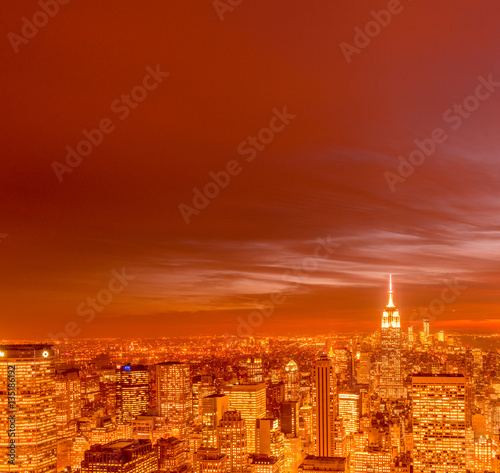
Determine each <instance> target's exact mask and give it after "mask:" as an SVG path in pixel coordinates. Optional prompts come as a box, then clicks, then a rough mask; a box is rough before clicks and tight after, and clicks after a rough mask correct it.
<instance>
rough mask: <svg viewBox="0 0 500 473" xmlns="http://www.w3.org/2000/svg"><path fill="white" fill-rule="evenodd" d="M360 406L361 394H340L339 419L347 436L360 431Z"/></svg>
mask: <svg viewBox="0 0 500 473" xmlns="http://www.w3.org/2000/svg"><path fill="white" fill-rule="evenodd" d="M359 404H360V403H359V394H356V393H351V392H339V417H340V418H341V419H342V421H343V426H344V429H345V433H346V434H347V435H349V434H354V433H355V432H357V431H358V430H359Z"/></svg>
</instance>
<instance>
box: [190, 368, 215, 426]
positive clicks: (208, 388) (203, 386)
mask: <svg viewBox="0 0 500 473" xmlns="http://www.w3.org/2000/svg"><path fill="white" fill-rule="evenodd" d="M211 394H215V386H214V377H213V376H212V375H202V376H193V378H192V380H191V403H192V406H193V407H192V410H193V422H194V423H195V424H196V425H201V416H202V409H203V398H204V397H207V396H210V395H211Z"/></svg>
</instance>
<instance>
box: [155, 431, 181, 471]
mask: <svg viewBox="0 0 500 473" xmlns="http://www.w3.org/2000/svg"><path fill="white" fill-rule="evenodd" d="M156 448H157V450H158V467H159V469H160V470H165V471H174V470H177V469H180V468H182V467H185V466H187V464H188V456H187V447H186V444H185V442H183V441H181V440H179V439H177V438H175V437H169V438H168V439H164V438H162V439H159V440H158V443H157V444H156Z"/></svg>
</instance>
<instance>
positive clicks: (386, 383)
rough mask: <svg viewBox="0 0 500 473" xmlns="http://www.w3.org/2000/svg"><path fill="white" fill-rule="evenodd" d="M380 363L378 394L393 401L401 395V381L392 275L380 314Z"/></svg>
mask: <svg viewBox="0 0 500 473" xmlns="http://www.w3.org/2000/svg"><path fill="white" fill-rule="evenodd" d="M380 345H381V346H380V349H381V354H382V363H381V366H380V387H379V393H380V395H381V396H382V397H384V398H388V399H395V398H398V397H401V396H402V395H403V383H402V381H401V324H400V319H399V311H398V309H397V307H396V306H395V305H394V302H393V300H392V275H391V276H389V302H388V303H387V306H386V307H385V309H384V312H383V314H382V329H381V332H380Z"/></svg>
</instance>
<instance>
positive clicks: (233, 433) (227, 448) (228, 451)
mask: <svg viewBox="0 0 500 473" xmlns="http://www.w3.org/2000/svg"><path fill="white" fill-rule="evenodd" d="M217 434H218V438H219V449H220V452H221V453H223V454H224V455H226V458H227V472H228V473H242V472H244V471H245V470H246V466H247V428H246V425H245V420H244V419H243V418H242V417H241V413H240V412H238V411H226V412H224V414H223V415H222V419H221V420H220V422H219V426H218V427H217Z"/></svg>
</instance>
